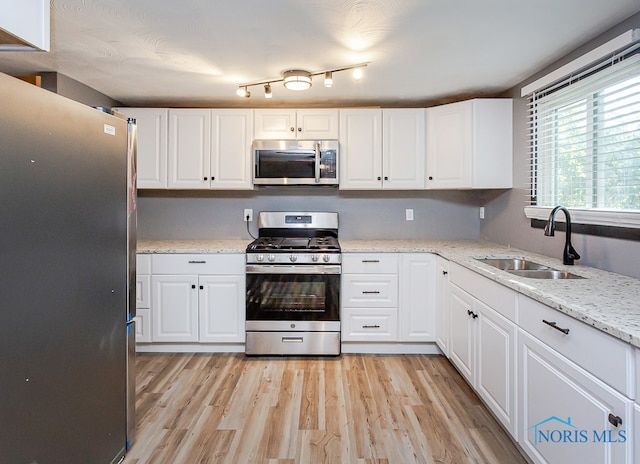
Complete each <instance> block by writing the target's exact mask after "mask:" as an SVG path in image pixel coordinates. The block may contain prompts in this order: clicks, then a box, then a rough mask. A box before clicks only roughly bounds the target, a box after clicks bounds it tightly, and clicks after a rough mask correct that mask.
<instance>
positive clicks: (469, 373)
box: [449, 284, 476, 388]
mask: <svg viewBox="0 0 640 464" xmlns="http://www.w3.org/2000/svg"><path fill="white" fill-rule="evenodd" d="M450 289H451V292H450V294H449V311H450V323H451V327H450V331H449V333H450V338H449V354H450V358H449V359H451V362H453V364H454V365H455V366H456V367H457V368H458V371H459V372H460V373H461V374H462V376H463V377H464V378H465V379H467V382H469V384H470V385H471V386H472V387H474V388H475V385H476V383H475V378H474V372H475V364H476V363H475V348H474V347H475V333H476V331H475V320H474V318H473V316H472V314H475V312H474V311H475V301H474V299H473V297H472V296H471V295H469V294H468V293H467V292H465V291H464V290H462V289H460V288H458V287H457V286H456V285H453V284H450Z"/></svg>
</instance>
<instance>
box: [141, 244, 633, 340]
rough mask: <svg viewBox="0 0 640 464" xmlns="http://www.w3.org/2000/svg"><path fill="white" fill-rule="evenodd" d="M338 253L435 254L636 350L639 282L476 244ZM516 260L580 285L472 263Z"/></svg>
mask: <svg viewBox="0 0 640 464" xmlns="http://www.w3.org/2000/svg"><path fill="white" fill-rule="evenodd" d="M249 243H250V241H249V240H159V241H146V240H143V241H139V242H138V253H243V252H244V250H245V249H246V247H247V245H248V244H249ZM340 245H341V247H342V251H343V253H367V252H370V253H412V252H415V253H437V254H439V255H440V256H442V257H443V258H446V259H448V260H450V261H452V262H454V263H457V264H459V265H461V266H464V267H466V268H468V269H471V270H473V271H475V272H477V273H479V274H481V275H483V276H485V277H487V278H489V279H492V280H494V281H496V282H498V283H500V284H502V285H504V286H506V287H509V288H512V289H513V290H515V291H517V292H519V293H522V294H523V295H526V296H528V297H530V298H533V299H534V300H537V301H539V302H541V303H544V304H546V305H547V306H550V307H552V308H555V309H557V310H559V311H561V312H563V313H566V314H568V315H570V316H572V317H574V318H576V319H578V320H580V321H583V322H585V323H586V324H589V325H592V326H594V327H596V328H598V329H600V330H602V331H604V332H607V333H609V334H611V335H613V336H614V337H616V338H619V339H621V340H624V341H626V342H628V343H630V344H632V345H634V346H636V347H639V348H640V280H638V279H633V278H631V277H626V276H623V275H620V274H614V273H612V272H607V271H601V270H599V269H595V268H590V267H585V266H580V265H577V266H565V265H563V264H562V261H561V260H560V259H555V258H549V257H548V256H544V255H539V254H536V253H530V252H526V251H522V250H518V249H515V248H507V247H504V246H501V245H496V244H494V243H488V242H479V241H440V240H340ZM488 257H518V258H526V259H530V260H532V261H536V262H538V263H541V264H545V265H547V266H550V267H552V268H554V269H560V270H566V271H570V272H572V273H574V274H578V275H581V276H583V277H585V279H567V280H539V279H528V278H525V277H517V276H514V275H512V274H509V273H507V272H505V271H501V270H498V269H496V268H493V267H491V266H489V265H487V264H483V263H481V262H479V261H476V260H475V259H474V258H488Z"/></svg>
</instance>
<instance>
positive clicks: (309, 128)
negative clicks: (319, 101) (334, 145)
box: [254, 108, 339, 140]
mask: <svg viewBox="0 0 640 464" xmlns="http://www.w3.org/2000/svg"><path fill="white" fill-rule="evenodd" d="M338 115H339V111H338V110H337V109H305V110H295V109H286V108H285V109H257V110H255V116H254V117H255V129H254V139H256V140H264V139H268V140H282V139H285V140H286V139H300V140H310V139H314V140H335V139H337V138H338V121H339V119H338Z"/></svg>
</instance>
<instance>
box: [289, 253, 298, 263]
mask: <svg viewBox="0 0 640 464" xmlns="http://www.w3.org/2000/svg"><path fill="white" fill-rule="evenodd" d="M289 259H290V260H291V262H292V263H295V262H296V261H298V257H297V256H296V255H289Z"/></svg>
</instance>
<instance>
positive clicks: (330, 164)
mask: <svg viewBox="0 0 640 464" xmlns="http://www.w3.org/2000/svg"><path fill="white" fill-rule="evenodd" d="M253 184H254V185H338V141H337V140H324V141H317V140H255V141H254V142H253Z"/></svg>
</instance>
